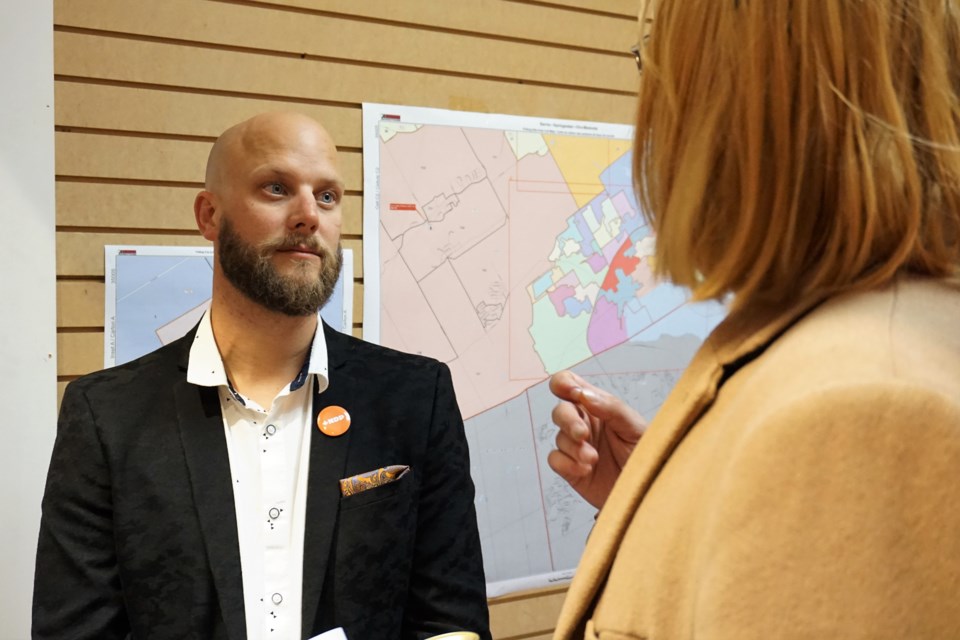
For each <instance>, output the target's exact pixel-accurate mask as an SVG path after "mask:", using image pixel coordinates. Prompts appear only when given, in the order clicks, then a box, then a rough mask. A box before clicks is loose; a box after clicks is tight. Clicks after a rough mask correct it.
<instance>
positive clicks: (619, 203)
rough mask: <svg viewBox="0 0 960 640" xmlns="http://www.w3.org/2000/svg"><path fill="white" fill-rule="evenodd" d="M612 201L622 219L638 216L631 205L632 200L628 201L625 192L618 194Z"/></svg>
mask: <svg viewBox="0 0 960 640" xmlns="http://www.w3.org/2000/svg"><path fill="white" fill-rule="evenodd" d="M610 201H611V202H612V203H613V208H614V209H616V210H617V213H619V214H620V217H621V218H629V217H631V216H635V215H637V213H636V211H634V210H633V207H632V206H631V205H630V200H628V199H627V196H626V194H624V192H623V191H620V192H618V193H617V195H615V196H613V197H612V198H610Z"/></svg>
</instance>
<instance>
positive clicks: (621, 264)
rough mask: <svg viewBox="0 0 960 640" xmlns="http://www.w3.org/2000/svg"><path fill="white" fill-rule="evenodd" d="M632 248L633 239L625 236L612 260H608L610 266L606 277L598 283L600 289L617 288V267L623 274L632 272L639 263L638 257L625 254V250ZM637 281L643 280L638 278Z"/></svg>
mask: <svg viewBox="0 0 960 640" xmlns="http://www.w3.org/2000/svg"><path fill="white" fill-rule="evenodd" d="M632 248H633V241H632V240H631V239H630V238H627V239H626V240H625V241H624V243H623V245H621V246H620V248H619V249H618V250H617V253H616V255H615V256H614V257H613V260H611V261H610V267H609V268H608V269H607V277H606V278H604V280H603V284H602V285H600V288H601V289H605V290H607V291H616V290H617V284H619V276H618V275H617V270H618V269H619V270H621V271H622V272H623V273H625V274H632V273H633V272H634V270H635V269H636V268H637V266H638V265H639V264H640V258H638V257H636V256H628V255H626V252H627V250H628V249H632ZM638 282H643V281H642V280H638Z"/></svg>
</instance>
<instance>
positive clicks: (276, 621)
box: [260, 398, 292, 638]
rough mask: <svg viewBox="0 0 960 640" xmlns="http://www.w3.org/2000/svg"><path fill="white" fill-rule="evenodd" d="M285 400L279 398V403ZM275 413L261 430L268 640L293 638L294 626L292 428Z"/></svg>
mask: <svg viewBox="0 0 960 640" xmlns="http://www.w3.org/2000/svg"><path fill="white" fill-rule="evenodd" d="M281 400H282V398H277V403H279V402H280V401H281ZM277 403H275V405H274V410H273V411H271V413H270V414H268V415H267V416H265V418H266V419H265V420H264V421H263V423H262V427H261V434H260V436H261V439H262V442H263V446H262V447H261V459H260V470H261V482H262V493H261V496H262V511H263V520H262V522H263V540H264V567H263V569H264V573H263V576H264V585H263V586H264V626H263V632H264V635H263V637H264V638H287V637H290V633H289V631H290V630H289V628H288V627H289V626H290V624H291V620H290V615H291V612H290V611H288V609H289V605H287V606H285V602H284V600H285V599H288V596H289V575H290V566H289V565H290V526H291V522H292V517H291V516H292V509H291V505H290V503H289V494H290V491H289V483H290V477H289V475H290V468H289V466H290V465H289V464H288V460H287V455H286V452H287V450H288V448H289V443H288V442H287V440H289V439H290V435H291V434H290V429H289V425H285V424H282V423H281V420H280V419H279V417H280V416H279V415H278V414H280V413H282V412H279V411H277V410H276V405H277Z"/></svg>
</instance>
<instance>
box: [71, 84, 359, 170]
mask: <svg viewBox="0 0 960 640" xmlns="http://www.w3.org/2000/svg"><path fill="white" fill-rule="evenodd" d="M54 89H55V92H56V103H55V107H56V121H57V125H58V126H60V127H61V128H63V127H78V128H87V129H104V130H112V131H118V132H143V133H157V134H166V135H179V136H184V135H189V136H202V137H207V138H210V139H211V140H212V139H214V138H216V137H217V136H219V135H220V134H221V133H222V132H223V131H224V130H225V129H227V128H228V127H230V126H232V125H234V124H236V123H238V122H242V121H243V120H246V119H247V118H249V117H251V116H254V115H256V114H258V113H263V112H264V111H299V112H301V113H304V114H306V115H308V116H311V117H313V118H315V119H317V120H318V121H320V122H322V123H323V125H324V127H326V128H327V130H328V131H329V132H330V135H331V136H333V139H334V140H336V141H337V145H338V146H340V147H354V148H359V147H360V146H361V145H362V141H361V139H360V109H358V108H357V107H328V106H324V105H317V104H309V103H304V102H302V101H301V102H289V101H285V100H273V99H256V98H243V97H235V96H223V95H209V94H204V93H191V92H184V91H181V90H177V89H172V88H159V89H149V88H142V87H135V86H113V85H107V84H95V83H94V84H91V83H88V82H78V81H63V80H60V81H58V82H56V83H55V85H54ZM195 179H198V180H202V176H198V177H196V178H195Z"/></svg>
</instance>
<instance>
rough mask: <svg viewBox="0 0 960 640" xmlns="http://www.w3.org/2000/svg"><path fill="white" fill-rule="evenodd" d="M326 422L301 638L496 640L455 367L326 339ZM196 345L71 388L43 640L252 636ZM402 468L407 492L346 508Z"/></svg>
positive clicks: (312, 490)
mask: <svg viewBox="0 0 960 640" xmlns="http://www.w3.org/2000/svg"><path fill="white" fill-rule="evenodd" d="M324 331H325V335H326V340H327V351H328V360H329V371H330V386H329V388H328V389H327V390H326V391H324V392H323V393H321V394H316V395H315V397H314V402H313V416H314V422H315V421H316V416H317V413H318V412H319V411H320V409H322V408H323V407H325V406H329V405H339V406H342V407H344V408H345V409H347V411H349V412H350V416H351V420H352V424H351V427H350V429H349V430H348V431H347V433H346V434H344V435H342V436H340V437H337V438H331V437H327V436H325V435H323V434H322V433H320V432H319V430H318V431H316V432H314V434H313V436H312V438H311V445H310V475H309V483H308V493H307V514H306V531H305V535H304V559H303V612H302V629H303V637H304V638H309V637H312V636H314V635H316V634H318V633H321V632H322V631H325V630H327V629H330V628H334V627H338V626H342V627H344V629H345V630H346V633H347V636H348V637H349V638H350V640H385V639H389V638H403V639H407V638H424V637H427V636H430V635H434V634H439V633H443V632H445V631H450V630H456V629H470V630H477V631H479V632H480V633H481V636H482V637H485V638H489V631H488V621H487V605H486V597H485V586H484V576H483V563H482V560H481V554H480V540H479V536H478V533H477V522H476V513H475V511H474V505H473V498H474V487H473V482H472V480H471V478H470V465H469V457H468V452H467V442H466V438H465V436H464V431H463V422H462V420H461V417H460V413H459V410H458V408H457V404H456V399H455V397H454V393H453V386H452V384H451V380H450V372H449V370H448V369H447V367H446V366H445V365H443V364H441V363H439V362H437V361H435V360H431V359H428V358H423V357H419V356H412V355H408V354H403V353H400V352H397V351H393V350H390V349H386V348H383V347H379V346H376V345H372V344H369V343H366V342H362V341H360V340H357V339H355V338H353V337H351V336H347V335H344V334H341V333H339V332H336V331H333V330H331V329H330V328H329V327H327V326H326V325H324ZM193 334H194V331H191V332H190V334H188V335H187V336H185V337H184V338H182V339H180V340H178V341H177V342H174V343H172V344H170V345H167V346H166V347H163V348H161V349H159V350H157V351H155V352H153V353H151V354H149V355H146V356H144V357H142V358H140V359H139V360H136V361H134V362H130V363H128V364H125V365H121V366H119V367H115V368H112V369H107V370H105V371H100V372H97V373H94V374H91V375H88V376H85V377H83V378H80V379H78V380H76V381H74V382H72V383H70V385H69V386H68V387H67V390H66V393H65V394H64V397H63V403H62V405H61V410H60V418H59V422H58V427H57V440H56V444H55V445H54V451H53V457H52V459H51V462H50V470H49V474H48V478H47V486H46V493H45V495H44V498H43V516H42V520H41V524H40V540H39V547H38V552H37V565H36V577H35V583H34V606H33V637H34V638H68V637H69V638H96V639H98V640H104V639H109V638H125V637H132V638H151V639H153V638H157V639H163V638H170V639H171V640H173V639H176V640H183V639H185V638H197V639H200V638H203V639H207V638H229V639H230V640H241V639H243V638H245V637H246V628H245V627H246V625H245V620H244V605H243V586H242V582H241V571H240V552H239V545H238V541H237V523H236V513H235V510H234V501H233V489H232V487H231V479H230V465H229V459H228V456H227V447H226V441H225V438H224V433H223V421H222V417H221V413H220V403H219V400H218V396H217V391H216V389H213V388H206V387H198V386H195V385H192V384H189V383H187V381H186V371H187V358H188V355H189V349H190V345H191V343H192V341H193ZM391 464H405V465H409V466H410V472H408V473H407V474H406V475H405V476H404V477H402V478H401V479H399V480H397V481H395V482H393V483H390V484H387V485H384V486H381V487H378V488H376V489H372V490H368V491H366V492H363V493H360V494H356V495H353V496H349V497H346V498H342V497H341V495H340V487H339V482H338V480H339V479H340V478H345V477H349V476H351V475H355V474H358V473H363V472H365V471H370V470H374V469H377V468H380V467H384V466H387V465H391Z"/></svg>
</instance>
